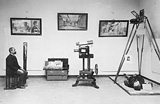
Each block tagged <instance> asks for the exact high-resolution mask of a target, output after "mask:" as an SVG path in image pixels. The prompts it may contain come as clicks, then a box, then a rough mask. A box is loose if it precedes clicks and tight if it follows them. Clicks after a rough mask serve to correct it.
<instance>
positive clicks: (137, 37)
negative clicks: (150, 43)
mask: <svg viewBox="0 0 160 104" xmlns="http://www.w3.org/2000/svg"><path fill="white" fill-rule="evenodd" d="M139 38H140V36H138V35H136V39H137V54H138V70H140V60H139Z"/></svg>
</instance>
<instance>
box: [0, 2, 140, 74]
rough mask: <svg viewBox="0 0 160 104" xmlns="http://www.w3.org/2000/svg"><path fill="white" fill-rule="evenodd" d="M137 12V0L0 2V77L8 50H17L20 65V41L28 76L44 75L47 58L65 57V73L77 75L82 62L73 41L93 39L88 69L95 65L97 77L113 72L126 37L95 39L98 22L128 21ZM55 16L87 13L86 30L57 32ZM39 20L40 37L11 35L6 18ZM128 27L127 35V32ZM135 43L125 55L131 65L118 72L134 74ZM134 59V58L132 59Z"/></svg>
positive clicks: (135, 62) (135, 68)
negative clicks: (12, 48) (40, 21)
mask: <svg viewBox="0 0 160 104" xmlns="http://www.w3.org/2000/svg"><path fill="white" fill-rule="evenodd" d="M132 10H138V0H1V1H0V39H1V41H0V43H1V44H0V62H1V63H0V75H5V58H6V57H7V55H8V54H9V53H8V48H9V47H10V46H14V47H15V48H16V49H17V57H18V59H19V63H20V65H21V66H22V61H23V60H22V52H23V49H22V48H23V46H22V45H23V42H28V64H27V67H28V71H29V74H30V75H44V70H43V66H44V61H45V60H47V58H49V57H67V58H69V65H70V69H69V74H70V75H77V74H78V72H79V70H80V69H81V68H82V60H81V59H79V58H78V53H74V51H73V50H74V49H75V48H77V47H76V42H86V41H87V40H93V42H94V44H93V46H92V47H91V53H93V54H94V56H95V57H94V58H93V59H92V60H91V66H92V67H94V64H95V63H97V64H98V66H99V74H101V75H103V74H108V72H116V71H117V69H118V66H119V63H120V60H121V57H122V54H123V51H124V48H125V45H126V41H127V39H128V38H127V37H104V38H99V37H98V28H99V20H112V19H118V20H125V19H126V20H129V19H131V18H133V16H132V14H131V13H130V12H131V11H132ZM57 13H88V30H87V31H58V30H57ZM11 17H18V18H25V17H28V18H42V36H13V35H11V33H10V18H11ZM130 28H131V26H130V27H129V32H130ZM134 48H136V45H135V42H134V43H133V48H131V50H133V51H131V52H129V54H130V55H131V56H133V57H132V62H131V63H126V64H125V65H124V67H123V69H122V70H124V71H136V70H137V61H136V60H137V58H136V57H137V56H136V50H135V49H134ZM135 56H136V57H135Z"/></svg>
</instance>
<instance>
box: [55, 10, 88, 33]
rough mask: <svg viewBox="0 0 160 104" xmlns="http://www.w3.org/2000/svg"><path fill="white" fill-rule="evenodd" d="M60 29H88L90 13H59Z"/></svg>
mask: <svg viewBox="0 0 160 104" xmlns="http://www.w3.org/2000/svg"><path fill="white" fill-rule="evenodd" d="M57 18H58V20H57V21H58V30H84V31H85V30H87V26H88V13H58V14H57Z"/></svg>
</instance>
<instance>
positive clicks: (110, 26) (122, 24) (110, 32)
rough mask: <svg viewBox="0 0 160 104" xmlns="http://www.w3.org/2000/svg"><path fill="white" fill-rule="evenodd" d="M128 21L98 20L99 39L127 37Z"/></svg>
mask: <svg viewBox="0 0 160 104" xmlns="http://www.w3.org/2000/svg"><path fill="white" fill-rule="evenodd" d="M128 26H129V20H100V21H99V37H127V34H128Z"/></svg>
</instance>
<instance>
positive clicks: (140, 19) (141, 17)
mask: <svg viewBox="0 0 160 104" xmlns="http://www.w3.org/2000/svg"><path fill="white" fill-rule="evenodd" d="M131 13H132V14H133V15H134V16H135V17H136V18H133V19H131V20H130V23H131V24H138V23H141V22H143V20H144V17H145V16H144V9H142V10H140V11H139V14H138V13H137V12H136V11H132V12H131Z"/></svg>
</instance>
